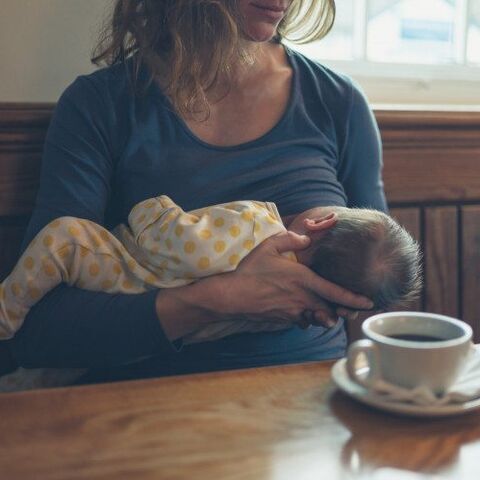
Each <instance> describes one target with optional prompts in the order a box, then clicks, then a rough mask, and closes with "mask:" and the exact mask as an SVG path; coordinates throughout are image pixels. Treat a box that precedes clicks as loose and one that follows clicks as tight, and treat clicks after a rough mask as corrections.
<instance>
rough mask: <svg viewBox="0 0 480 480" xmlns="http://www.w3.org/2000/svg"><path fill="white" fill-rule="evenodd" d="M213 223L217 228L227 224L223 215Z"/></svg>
mask: <svg viewBox="0 0 480 480" xmlns="http://www.w3.org/2000/svg"><path fill="white" fill-rule="evenodd" d="M213 224H214V225H215V226H216V227H217V228H221V227H223V226H224V225H225V220H224V219H223V218H222V217H218V218H216V219H215V221H214V222H213Z"/></svg>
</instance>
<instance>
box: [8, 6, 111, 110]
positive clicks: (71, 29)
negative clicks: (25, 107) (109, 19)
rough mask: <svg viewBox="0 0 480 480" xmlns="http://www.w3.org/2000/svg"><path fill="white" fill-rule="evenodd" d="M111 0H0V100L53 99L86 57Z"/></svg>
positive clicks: (85, 65) (84, 66) (84, 69)
mask: <svg viewBox="0 0 480 480" xmlns="http://www.w3.org/2000/svg"><path fill="white" fill-rule="evenodd" d="M111 2H112V0H1V2H0V4H1V15H0V65H1V67H0V85H1V88H0V102H53V101H56V100H57V99H58V97H59V95H60V94H61V92H62V91H63V90H64V89H65V87H66V86H67V85H69V84H70V83H71V82H72V81H73V80H74V79H75V77H76V76H77V75H79V74H82V73H88V72H90V71H92V70H93V66H92V65H91V64H90V62H89V56H90V52H91V50H92V48H93V46H94V43H95V38H96V32H98V30H99V27H100V25H101V22H102V18H103V15H104V11H105V9H106V8H107V9H108V6H109V5H110V4H111Z"/></svg>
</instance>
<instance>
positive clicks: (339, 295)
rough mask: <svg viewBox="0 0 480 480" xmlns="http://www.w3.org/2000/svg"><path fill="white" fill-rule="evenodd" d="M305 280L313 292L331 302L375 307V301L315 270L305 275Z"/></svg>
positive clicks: (359, 308) (358, 308)
mask: <svg viewBox="0 0 480 480" xmlns="http://www.w3.org/2000/svg"><path fill="white" fill-rule="evenodd" d="M303 281H304V282H305V286H306V287H307V288H309V289H310V290H311V291H312V292H314V293H315V294H317V295H318V296H319V297H321V298H324V299H325V300H327V301H329V302H331V303H335V304H338V305H342V306H345V307H350V308H352V309H357V310H370V309H371V308H373V302H372V301H371V300H370V299H369V298H367V297H364V296H363V295H358V294H356V293H353V292H351V291H350V290H347V289H346V288H343V287H340V286H339V285H336V284H335V283H332V282H329V281H328V280H325V279H324V278H322V277H319V276H318V275H316V274H315V273H313V272H310V273H309V274H308V275H305V276H304V279H303Z"/></svg>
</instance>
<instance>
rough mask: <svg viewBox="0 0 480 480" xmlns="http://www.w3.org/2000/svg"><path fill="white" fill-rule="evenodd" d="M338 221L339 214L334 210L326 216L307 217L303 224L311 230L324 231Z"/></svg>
mask: <svg viewBox="0 0 480 480" xmlns="http://www.w3.org/2000/svg"><path fill="white" fill-rule="evenodd" d="M337 221H338V216H337V214H336V213H335V212H332V213H330V214H328V215H326V216H324V217H314V218H305V219H304V220H303V225H304V227H305V228H306V229H307V230H308V231H309V232H323V231H326V230H329V229H330V228H332V227H334V226H335V225H336V223H337Z"/></svg>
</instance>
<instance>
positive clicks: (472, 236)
mask: <svg viewBox="0 0 480 480" xmlns="http://www.w3.org/2000/svg"><path fill="white" fill-rule="evenodd" d="M462 230H463V232H462V233H463V235H462V240H463V243H462V278H461V281H462V289H461V291H462V294H463V299H462V300H463V301H462V305H463V312H462V318H463V319H464V320H465V321H466V322H468V323H469V324H470V325H471V326H472V327H473V331H474V334H475V341H476V342H480V206H479V205H471V206H467V207H463V208H462Z"/></svg>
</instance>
